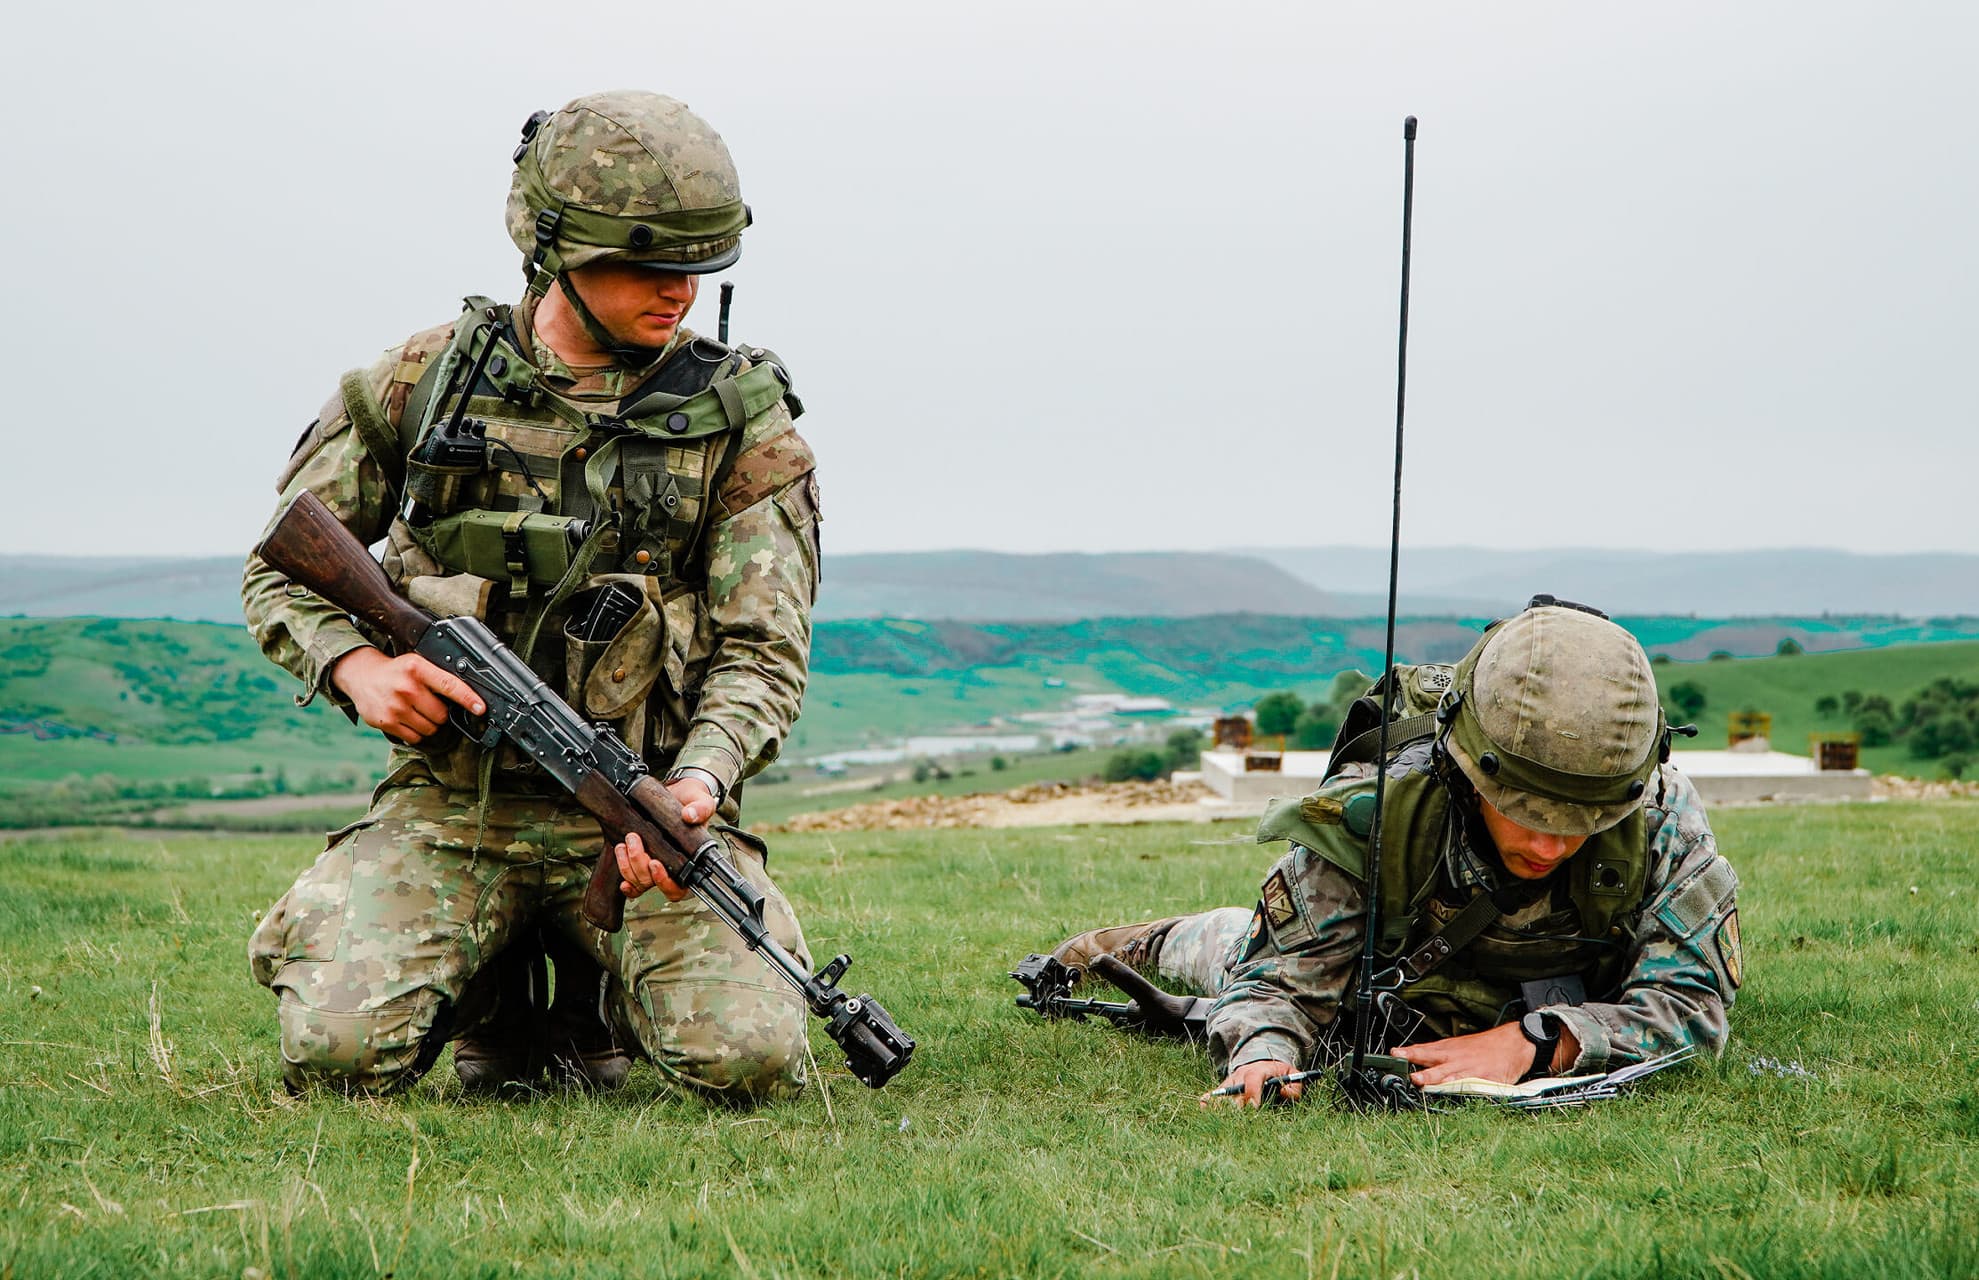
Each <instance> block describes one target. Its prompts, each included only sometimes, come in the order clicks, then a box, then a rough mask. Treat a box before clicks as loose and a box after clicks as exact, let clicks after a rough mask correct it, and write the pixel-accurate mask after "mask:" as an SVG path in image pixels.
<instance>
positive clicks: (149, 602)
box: [0, 555, 242, 622]
mask: <svg viewBox="0 0 1979 1280" xmlns="http://www.w3.org/2000/svg"><path fill="white" fill-rule="evenodd" d="M241 559H242V558H241V557H240V556H205V557H200V558H167V557H161V556H130V557H112V556H4V555H0V615H6V614H24V615H26V616H27V617H30V618H81V617H102V618H177V619H179V620H180V621H182V622H239V621H241V606H240V594H241Z"/></svg>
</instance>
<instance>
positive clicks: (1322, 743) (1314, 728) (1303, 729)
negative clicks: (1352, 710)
mask: <svg viewBox="0 0 1979 1280" xmlns="http://www.w3.org/2000/svg"><path fill="white" fill-rule="evenodd" d="M1339 732H1340V717H1339V716H1337V715H1335V714H1334V713H1333V708H1331V707H1328V706H1323V705H1321V704H1320V703H1317V702H1315V703H1313V704H1312V705H1311V706H1310V707H1307V708H1306V709H1305V710H1304V711H1301V712H1300V713H1299V723H1298V726H1297V727H1296V728H1295V729H1293V731H1292V745H1293V746H1295V747H1297V748H1299V750H1301V751H1324V750H1326V749H1327V748H1328V747H1330V746H1332V745H1333V737H1334V735H1335V734H1337V733H1339Z"/></svg>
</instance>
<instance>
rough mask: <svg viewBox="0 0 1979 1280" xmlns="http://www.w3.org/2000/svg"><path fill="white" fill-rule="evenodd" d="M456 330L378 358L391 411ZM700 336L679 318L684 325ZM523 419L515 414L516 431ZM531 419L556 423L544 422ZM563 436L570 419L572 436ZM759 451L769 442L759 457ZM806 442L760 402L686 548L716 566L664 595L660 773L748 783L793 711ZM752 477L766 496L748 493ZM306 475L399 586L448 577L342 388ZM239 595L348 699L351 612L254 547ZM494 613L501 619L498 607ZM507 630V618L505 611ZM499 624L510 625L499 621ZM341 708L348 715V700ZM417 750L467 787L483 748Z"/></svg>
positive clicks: (317, 681) (597, 394)
mask: <svg viewBox="0 0 1979 1280" xmlns="http://www.w3.org/2000/svg"><path fill="white" fill-rule="evenodd" d="M525 315H526V313H525ZM449 329H450V326H441V327H439V328H437V329H432V330H427V331H425V332H423V333H420V334H417V335H415V336H414V337H413V338H412V339H410V340H409V341H408V342H407V343H406V344H404V345H403V346H401V347H399V348H396V349H394V350H392V351H390V352H387V353H386V355H385V356H384V358H383V359H381V360H380V361H378V363H377V364H375V365H374V366H372V369H371V370H370V375H369V376H370V380H371V387H372V390H373V391H374V392H376V393H377V395H378V396H379V398H380V399H381V401H383V403H384V405H385V407H386V411H387V413H388V415H392V416H393V419H394V426H396V425H397V424H396V415H397V414H398V413H399V412H400V411H401V410H402V409H403V407H404V403H405V387H406V385H407V380H408V378H410V379H412V380H416V378H417V371H418V370H419V369H420V368H421V367H422V365H423V361H424V360H425V359H426V358H428V357H430V355H431V353H432V352H433V351H435V350H437V349H438V348H439V347H441V346H443V345H444V344H445V340H446V337H445V335H446V334H447V333H448V332H449ZM690 338H691V335H690V334H686V333H685V332H683V340H687V339H690ZM558 381H559V382H560V383H561V382H564V381H565V380H564V379H561V378H560V379H558ZM636 381H637V379H628V378H627V376H626V373H625V371H624V370H620V369H605V370H600V371H598V372H596V373H592V374H590V375H588V376H586V377H585V378H583V379H579V380H577V381H575V382H571V383H569V385H568V386H565V387H563V388H562V390H563V391H565V392H566V393H567V394H568V395H570V396H571V397H572V398H573V399H577V400H582V401H585V402H586V403H588V404H590V405H591V406H592V407H594V408H602V407H609V406H610V405H613V404H615V403H616V402H617V401H616V397H617V395H618V394H619V393H620V392H621V391H623V390H626V389H628V385H627V384H628V383H629V382H631V383H636ZM524 430H525V429H521V428H518V434H519V435H520V434H522V433H523V432H524ZM489 431H490V435H491V437H493V436H496V435H498V434H499V433H500V428H499V427H498V426H497V425H491V426H490V429H489ZM526 432H528V433H533V434H534V435H535V436H541V435H553V434H556V433H555V432H553V431H551V430H549V429H547V428H544V427H540V426H536V427H529V428H527V429H526ZM568 435H569V431H568V430H567V429H566V430H565V431H564V432H563V438H568ZM689 443H692V442H689ZM722 443H723V438H722V437H710V438H709V439H708V440H707V441H706V442H703V443H702V445H701V448H702V451H703V452H705V453H706V454H707V455H709V460H708V461H707V462H706V463H705V469H706V471H707V472H709V473H712V472H713V471H714V470H715V466H714V462H713V460H712V459H713V458H714V457H715V456H717V455H718V454H719V451H720V449H721V447H722ZM531 444H532V440H531V439H522V440H520V443H519V446H518V447H521V448H522V449H523V450H524V451H525V452H527V451H529V450H530V447H531ZM759 446H760V450H759ZM534 447H535V448H536V449H538V450H542V449H548V450H550V451H551V454H552V456H554V448H553V447H552V446H550V445H545V444H542V443H541V442H540V441H536V442H534ZM759 452H760V453H761V454H765V455H772V457H771V458H769V459H767V460H765V459H762V458H759ZM810 456H811V455H810V450H809V448H808V446H805V445H803V443H802V441H801V438H800V437H798V435H797V432H796V430H795V428H794V427H793V426H792V424H791V420H790V414H789V412H788V410H786V409H785V408H784V407H783V406H782V405H781V404H777V405H773V406H771V407H770V408H768V409H766V410H764V411H763V412H762V413H760V414H757V415H756V416H755V417H754V418H751V419H750V420H749V421H748V422H747V423H746V424H745V425H744V426H743V428H742V433H741V440H740V442H739V445H738V452H737V458H736V462H735V464H734V466H733V467H732V468H731V470H730V473H729V478H728V481H727V483H725V485H724V487H723V488H722V489H721V490H720V491H719V492H717V493H715V494H713V495H711V498H712V504H711V512H712V514H711V517H710V519H709V522H708V524H707V527H706V532H705V533H704V535H703V537H702V539H701V542H700V545H699V546H697V547H694V548H690V549H688V554H689V555H690V556H691V557H695V558H698V563H693V564H688V565H685V566H683V572H684V574H685V576H686V578H687V579H688V580H690V581H695V580H698V579H700V578H701V577H702V576H703V575H705V583H706V585H705V587H704V588H701V589H699V590H690V591H681V592H675V593H669V595H668V598H667V599H666V600H665V601H664V604H663V607H662V611H663V613H664V616H665V625H664V627H663V628H662V629H661V631H662V636H661V639H660V644H661V646H662V648H661V652H660V653H659V654H658V655H657V658H658V662H657V666H658V667H659V668H660V670H661V672H662V675H661V678H660V680H659V682H658V684H657V685H656V686H655V688H654V689H653V691H652V695H651V699H650V702H651V710H652V713H653V714H652V717H651V719H652V731H651V739H650V741H649V742H648V743H647V744H646V747H645V752H646V757H647V760H648V762H649V763H650V764H652V765H653V767H654V769H655V770H656V771H658V772H665V771H666V770H669V769H672V768H675V767H677V766H688V765H691V766H694V767H696V768H701V769H706V770H707V771H708V772H709V773H710V774H712V775H714V777H716V778H717V779H719V780H720V781H721V783H722V785H723V787H724V788H726V789H727V790H728V791H729V792H730V793H731V797H733V795H734V793H735V787H736V784H737V783H738V782H740V781H743V780H744V779H746V778H748V777H750V776H752V775H754V774H756V773H757V772H759V771H761V770H762V769H763V768H764V767H765V766H767V765H768V764H769V763H770V762H771V761H773V760H774V759H775V758H776V756H777V753H778V751H779V750H780V749H781V747H782V745H783V740H784V737H785V735H786V734H788V732H789V730H790V726H791V724H792V723H793V722H794V721H795V720H796V718H797V712H798V709H799V706H800V704H801V702H802V699H803V693H804V685H805V682H806V679H807V677H808V675H809V663H810V640H811V622H810V611H811V605H812V602H813V600H814V599H815V597H816V593H817V581H818V555H819V545H818V528H817V526H818V523H819V520H820V512H819V503H818V495H817V481H816V479H815V476H814V474H813V473H812V472H811V470H810V469H809V463H810ZM793 464H801V465H802V468H803V469H802V470H801V471H795V475H794V478H791V479H787V480H786V481H785V482H784V483H783V484H782V485H781V486H780V487H772V486H770V485H768V484H765V483H764V477H765V476H774V475H777V474H782V475H785V476H790V475H792V473H793V470H795V467H794V465H793ZM778 467H780V468H781V470H780V471H779V470H777V468H778ZM738 474H739V475H740V477H741V479H739V480H737V479H735V477H736V476H737V475H738ZM554 483H555V482H554V480H553V479H547V478H546V479H539V480H538V481H537V485H538V487H539V488H548V489H549V490H550V492H551V496H552V497H554V496H555V494H554ZM743 487H747V488H748V489H749V490H750V491H751V492H753V493H756V494H759V495H760V496H756V497H754V500H753V501H749V502H747V503H743V502H742V500H741V499H742V497H743V496H746V495H745V494H743V493H742V492H741V489H742V488H743ZM305 489H306V490H308V491H309V492H311V493H314V494H315V495H316V496H317V497H318V498H320V499H321V500H322V501H323V503H324V505H325V506H327V507H329V508H330V510H331V511H333V512H335V513H336V514H337V516H338V518H339V519H341V520H342V521H343V522H344V524H345V525H346V526H347V527H348V528H349V529H350V530H351V532H353V533H354V534H356V535H357V537H358V538H359V539H360V540H361V541H363V542H365V543H366V544H367V545H368V544H370V543H373V542H376V541H378V540H379V539H380V538H384V539H385V540H386V543H387V546H386V551H385V556H384V563H385V568H386V571H387V573H388V574H390V575H391V577H392V578H393V580H394V581H395V582H396V583H397V584H399V585H400V587H401V588H402V589H403V588H405V587H406V585H407V584H408V583H409V582H411V581H413V580H415V579H437V578H439V577H440V576H441V575H444V574H446V573H447V572H448V571H447V570H446V569H445V568H444V567H443V566H440V565H438V564H436V563H434V562H433V561H432V559H431V558H430V557H429V556H427V555H426V553H425V552H423V551H422V550H420V548H419V547H418V546H417V544H416V543H415V542H414V540H413V538H412V536H411V534H410V532H409V531H408V530H407V529H406V528H405V526H404V524H403V522H401V521H400V520H398V519H397V514H398V513H397V511H396V509H395V500H394V495H393V494H392V493H391V492H390V490H389V488H388V487H387V485H386V483H385V479H384V475H383V473H382V471H381V470H380V469H379V466H378V464H377V462H376V461H375V460H374V459H372V458H371V457H370V455H369V454H368V452H367V451H366V449H365V447H364V443H363V441H362V440H361V439H360V438H359V437H358V435H357V433H356V432H355V431H353V430H352V429H351V423H350V418H349V415H348V414H347V413H346V412H345V411H344V409H343V405H342V402H341V400H340V399H336V398H333V399H332V401H331V402H330V403H329V404H327V405H325V406H324V409H323V412H322V414H321V416H319V418H318V419H317V421H316V422H315V423H312V424H311V426H310V428H309V430H308V431H307V432H305V433H304V436H303V439H302V440H301V441H300V442H298V446H297V451H296V456H295V457H294V458H293V459H292V460H291V461H290V464H289V466H288V467H287V468H286V469H285V471H284V473H283V478H282V485H281V496H282V501H283V502H284V503H286V502H287V501H288V500H289V499H291V498H292V497H294V496H295V495H296V494H297V493H299V492H301V491H303V490H305ZM764 490H768V492H767V493H764V492H763V491H764ZM601 580H602V578H601ZM422 585H424V584H422ZM241 598H242V607H243V609H244V611H245V613H246V615H247V623H248V629H249V631H250V632H251V633H252V634H253V635H254V638H255V640H256V642H257V643H259V644H260V646H261V649H262V652H264V653H266V654H267V655H268V656H269V658H271V659H272V660H273V661H275V662H276V663H278V664H279V665H281V666H282V667H284V668H286V669H287V670H288V671H290V672H292V673H293V674H294V675H295V676H297V677H298V678H299V679H300V680H301V681H302V683H303V685H304V688H305V691H306V692H305V694H304V695H303V698H302V700H303V701H307V700H308V699H309V698H312V697H314V696H316V695H317V694H318V693H322V694H325V695H327V696H328V697H330V698H331V699H332V700H334V701H336V702H337V703H338V705H340V706H342V705H344V702H343V699H342V697H341V695H340V694H338V693H337V691H336V690H335V688H334V687H333V686H331V685H330V683H329V679H328V677H329V671H330V669H331V668H332V667H333V666H335V665H336V662H337V660H338V659H340V658H342V657H343V656H344V655H345V654H347V653H349V652H350V651H351V650H353V649H357V648H360V647H363V646H364V645H366V644H369V643H370V641H369V640H368V639H367V638H366V637H365V636H364V635H363V634H362V633H361V632H360V631H359V630H358V629H357V627H356V626H355V625H353V624H352V623H351V621H350V619H349V618H348V617H346V616H345V615H344V614H343V613H342V612H341V611H340V610H338V609H337V608H336V607H335V606H333V605H331V604H329V603H328V602H326V601H324V600H322V599H320V598H318V597H316V596H315V595H313V594H311V593H309V592H307V591H305V590H303V589H302V588H299V587H293V586H291V585H290V584H289V583H288V581H287V580H286V579H284V578H283V577H282V576H281V575H280V574H278V573H276V572H275V571H274V570H273V569H271V568H269V567H268V566H267V565H266V564H265V563H263V562H262V561H261V560H260V559H259V557H256V556H252V555H250V556H249V557H248V560H247V564H246V568H245V572H244V578H243V583H242V590H241ZM487 620H488V621H490V623H491V625H495V624H497V623H498V622H499V620H497V619H487ZM563 620H564V619H563V617H562V616H560V615H554V614H553V615H552V617H551V619H550V621H549V623H548V624H546V625H545V627H544V634H545V635H548V636H554V635H556V634H557V629H558V627H559V626H560V625H561V623H562V621H563ZM496 629H497V630H498V631H502V630H503V628H502V627H501V626H500V625H496ZM504 638H507V639H510V640H513V638H514V637H513V635H512V634H511V633H506V632H504ZM546 649H547V646H546ZM539 656H541V657H542V661H539V662H538V663H537V666H538V671H539V674H542V675H543V676H544V677H545V679H546V680H548V681H550V683H551V684H552V686H553V687H560V686H561V684H562V682H563V675H562V673H563V660H562V658H561V657H556V656H554V655H547V654H545V655H539ZM565 692H566V693H567V694H568V693H569V692H570V691H568V690H566V691H565ZM345 710H346V713H347V714H348V712H349V709H348V707H346V708H345ZM635 745H636V744H635ZM419 763H425V764H426V765H427V766H428V767H429V768H430V769H431V770H432V772H433V773H434V775H435V776H437V777H439V778H440V779H441V780H442V781H444V782H446V783H448V784H449V785H452V786H456V787H461V788H466V787H467V786H468V785H469V782H470V779H472V778H473V777H474V776H475V774H474V760H473V759H472V758H470V757H469V756H468V755H466V754H457V755H455V756H454V757H453V758H450V759H446V760H442V759H437V758H429V753H428V752H424V751H419V750H416V749H413V748H405V747H395V748H394V749H393V753H392V759H391V764H390V768H391V770H392V771H394V772H396V771H398V770H400V769H403V768H406V767H409V766H412V765H415V764H419ZM739 813H740V810H739V808H738V807H737V805H736V804H734V803H725V804H724V806H723V810H722V814H721V816H722V818H723V819H724V820H726V821H729V822H735V821H738V820H739Z"/></svg>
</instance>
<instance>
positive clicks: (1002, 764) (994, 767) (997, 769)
mask: <svg viewBox="0 0 1979 1280" xmlns="http://www.w3.org/2000/svg"><path fill="white" fill-rule="evenodd" d="M1009 767H1010V762H1009V761H1008V760H1005V759H1004V758H1003V757H1002V756H991V757H990V772H991V773H1002V772H1003V771H1004V770H1005V769H1008V768H1009Z"/></svg>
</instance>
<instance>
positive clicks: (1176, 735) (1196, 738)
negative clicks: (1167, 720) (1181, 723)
mask: <svg viewBox="0 0 1979 1280" xmlns="http://www.w3.org/2000/svg"><path fill="white" fill-rule="evenodd" d="M1202 751H1203V736H1202V734H1200V733H1198V732H1196V731H1195V730H1194V729H1177V730H1176V731H1175V732H1173V733H1171V734H1169V735H1168V744H1167V748H1166V749H1165V750H1164V751H1163V752H1162V763H1163V764H1164V765H1165V766H1166V767H1165V768H1164V769H1163V770H1162V772H1164V773H1173V772H1175V771H1176V770H1177V769H1193V768H1194V767H1195V766H1196V763H1197V762H1198V761H1199V760H1200V759H1201V757H1202Z"/></svg>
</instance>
